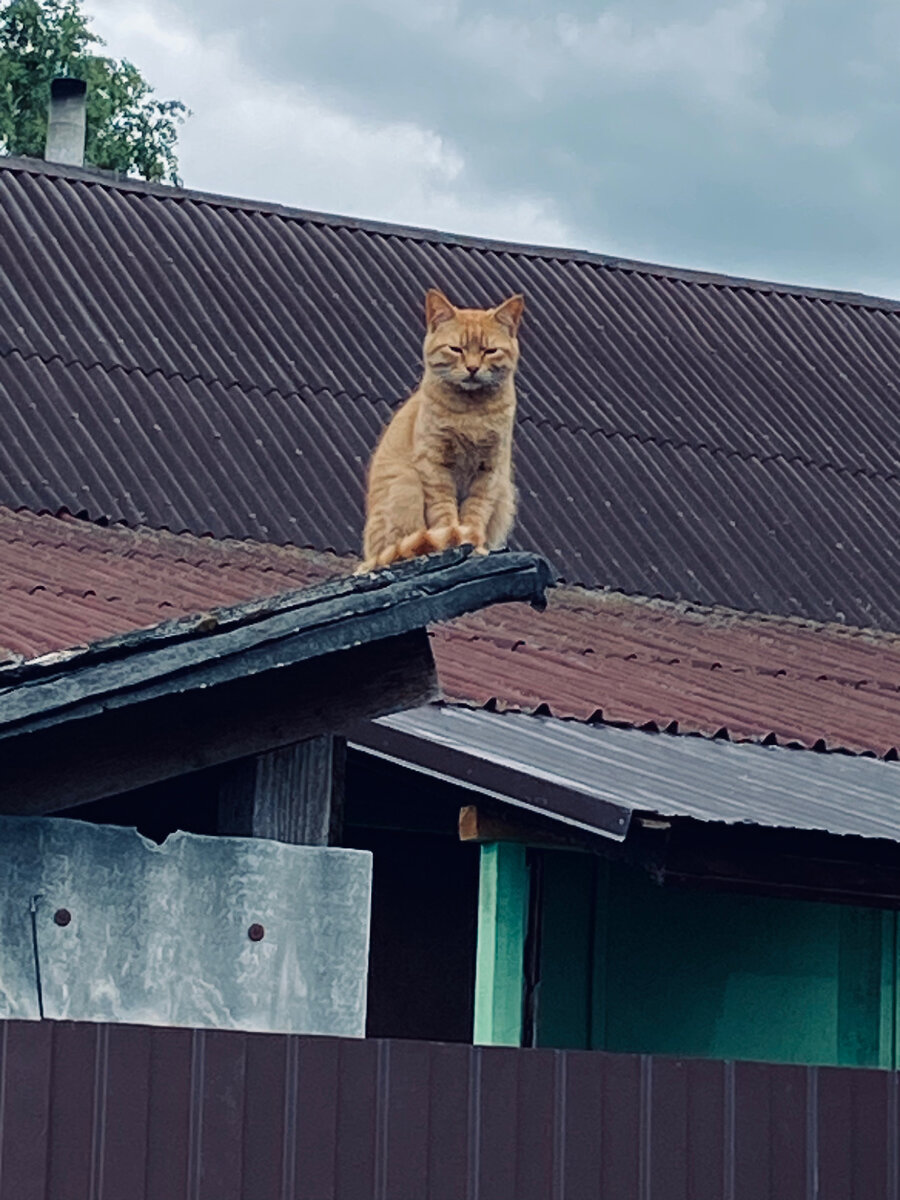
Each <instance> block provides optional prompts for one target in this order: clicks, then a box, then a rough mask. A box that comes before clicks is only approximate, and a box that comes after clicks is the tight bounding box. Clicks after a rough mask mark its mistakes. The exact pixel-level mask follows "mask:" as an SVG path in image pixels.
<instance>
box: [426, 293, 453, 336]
mask: <svg viewBox="0 0 900 1200" xmlns="http://www.w3.org/2000/svg"><path fill="white" fill-rule="evenodd" d="M455 316H456V309H455V308H454V307H453V305H452V304H451V303H450V301H449V300H448V299H447V297H446V296H445V295H444V293H443V292H439V291H438V290H437V288H429V289H428V291H427V292H426V293H425V320H426V321H427V322H428V328H429V330H430V331H431V332H432V333H433V332H434V331H435V329H437V327H438V325H443V323H444V322H445V321H452V320H453V318H454V317H455Z"/></svg>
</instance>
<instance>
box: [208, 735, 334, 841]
mask: <svg viewBox="0 0 900 1200" xmlns="http://www.w3.org/2000/svg"><path fill="white" fill-rule="evenodd" d="M346 754H347V743H346V740H345V739H344V738H342V737H338V736H337V735H335V734H322V735H321V736H320V737H314V738H309V739H308V740H307V741H305V742H297V743H296V744H295V745H293V746H283V747H281V748H279V749H278V750H268V751H266V752H265V753H264V754H257V755H254V756H253V757H252V758H245V759H241V760H240V761H239V762H236V763H235V764H234V765H233V766H232V767H231V768H230V769H229V771H228V774H227V775H226V777H225V779H224V780H223V783H222V786H221V789H220V791H219V820H218V831H219V833H222V834H228V835H231V836H233V837H262V838H272V839H274V840H275V841H278V842H292V843H293V844H295V845H305V846H337V845H340V842H341V832H342V824H343V808H344V765H345V761H346Z"/></svg>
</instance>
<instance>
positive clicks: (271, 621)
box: [0, 547, 552, 738]
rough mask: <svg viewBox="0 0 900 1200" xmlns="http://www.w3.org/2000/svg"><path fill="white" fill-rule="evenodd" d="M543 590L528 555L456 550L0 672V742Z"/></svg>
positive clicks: (532, 597) (537, 563)
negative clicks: (48, 726) (70, 720)
mask: <svg viewBox="0 0 900 1200" xmlns="http://www.w3.org/2000/svg"><path fill="white" fill-rule="evenodd" d="M550 586H552V578H551V571H550V567H549V566H548V564H547V563H546V562H545V561H544V560H543V559H541V558H538V557H537V556H536V555H533V554H528V553H522V552H511V551H504V552H501V553H496V554H491V555H488V556H486V557H481V556H475V555H473V554H472V553H471V548H470V547H460V548H457V549H454V550H450V551H447V552H445V553H444V554H441V555H432V556H429V557H428V558H422V559H416V560H413V561H411V562H406V563H402V564H400V565H399V566H397V567H392V568H385V569H383V570H381V571H377V572H374V573H373V574H371V575H366V576H349V577H340V578H337V579H334V580H330V581H328V582H326V583H324V584H320V585H318V586H316V587H312V588H304V589H302V590H300V591H294V592H289V593H285V594H282V595H279V596H275V597H269V598H267V599H264V600H257V601H252V602H251V603H249V604H240V605H236V606H232V607H229V608H223V609H219V610H214V611H212V612H210V613H206V614H199V615H195V616H193V617H187V618H184V619H182V620H178V621H171V622H166V623H165V624H162V625H157V626H153V627H152V628H150V629H146V630H140V631H137V632H133V633H128V634H125V635H122V636H118V637H115V638H109V639H104V640H103V641H101V642H97V643H95V644H93V645H92V646H88V647H85V648H84V649H80V650H73V651H69V652H63V653H61V654H53V655H47V656H45V657H44V658H41V659H36V660H33V661H31V662H27V663H23V664H17V665H14V666H12V667H8V668H5V669H0V738H4V737H9V736H15V735H18V734H20V733H23V732H30V731H32V730H33V729H36V728H43V727H46V726H47V725H51V724H57V723H59V722H60V721H65V720H69V719H74V718H76V717H82V716H89V715H93V714H95V713H97V712H99V711H100V710H102V709H109V708H119V707H124V706H127V705H130V704H134V703H138V702H143V701H145V700H151V699H156V698H158V697H160V696H164V695H172V694H175V693H179V692H186V691H191V690H193V689H196V688H208V687H214V686H216V685H218V684H222V683H227V682H230V681H231V680H234V679H237V678H243V677H246V676H249V675H254V674H259V673H261V672H265V671H269V670H273V669H276V668H278V667H282V666H287V665H290V664H293V663H299V662H302V661H304V660H308V659H313V658H317V657H321V656H323V655H325V654H331V653H335V652H338V651H341V650H347V649H350V648H351V647H353V646H358V645H361V644H363V643H367V642H374V641H378V640H381V639H384V638H390V637H396V636H399V635H401V634H404V633H409V632H411V631H412V630H415V629H422V628H424V627H425V626H426V625H430V624H433V623H435V622H438V621H446V620H451V619H452V618H454V617H458V616H462V615H463V614H464V613H467V612H472V611H474V610H476V609H479V608H483V607H485V606H486V605H488V604H496V603H502V602H505V601H512V600H519V601H525V602H528V603H530V604H532V605H533V606H535V607H537V608H542V607H543V606H544V604H545V602H546V601H545V595H544V593H545V591H546V589H547V588H548V587H550ZM4 683H6V684H7V686H6V687H3V686H2V685H3V684H4Z"/></svg>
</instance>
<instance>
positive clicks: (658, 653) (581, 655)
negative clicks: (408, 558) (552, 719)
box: [0, 508, 900, 757]
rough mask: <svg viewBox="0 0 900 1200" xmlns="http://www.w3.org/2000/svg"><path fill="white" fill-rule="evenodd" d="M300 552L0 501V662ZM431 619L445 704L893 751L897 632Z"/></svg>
mask: <svg viewBox="0 0 900 1200" xmlns="http://www.w3.org/2000/svg"><path fill="white" fill-rule="evenodd" d="M347 569H348V564H347V562H346V561H343V560H340V559H337V558H335V557H334V556H332V555H327V554H320V553H316V552H313V551H309V550H298V549H293V548H289V547H286V548H281V547H276V546H265V545H259V544H257V543H253V542H239V541H224V542H222V541H216V540H215V539H213V538H197V537H194V536H193V535H190V534H183V535H179V536H176V535H174V534H171V533H167V532H165V531H162V532H159V531H154V530H148V529H142V528H141V529H126V528H123V527H121V526H118V527H110V528H103V527H100V526H97V525H94V524H92V523H90V522H88V521H80V520H76V519H74V518H72V517H52V516H48V515H43V516H37V515H35V514H33V513H28V512H17V513H14V512H11V511H10V510H8V509H2V508H0V663H2V662H4V661H9V660H11V659H12V660H14V659H16V658H20V657H21V658H25V659H30V658H33V657H35V656H37V655H42V654H47V653H52V652H54V651H58V650H68V649H70V648H71V647H73V646H80V645H86V644H89V643H92V642H94V641H97V640H98V639H101V638H106V637H110V636H113V635H115V634H121V633H126V632H128V631H130V630H136V629H144V628H149V627H151V626H153V625H156V624H158V623H159V622H160V621H163V620H167V619H170V618H176V617H181V616H187V615H189V614H191V613H197V612H203V611H207V610H209V609H211V608H221V607H222V606H225V605H231V604H236V603H242V602H244V601H248V600H253V599H256V598H260V597H265V596H272V595H276V594H279V593H282V592H287V591H292V590H295V589H297V588H302V587H306V586H309V585H310V584H313V583H316V582H319V581H321V580H323V579H325V578H327V577H329V576H332V575H335V574H341V573H345V572H346V571H347ZM549 601H550V603H549V607H548V609H547V611H546V612H544V613H536V612H534V611H533V610H532V609H530V608H529V607H527V606H526V605H520V604H509V605H499V606H495V607H494V608H492V610H491V612H490V613H489V614H487V613H485V614H477V613H476V614H472V615H470V616H468V617H465V618H462V619H461V620H459V621H456V622H454V623H452V624H450V625H442V626H438V627H437V628H436V629H435V630H434V634H433V647H434V654H435V660H436V662H437V666H438V671H439V675H440V680H441V685H442V688H443V691H444V694H445V696H446V697H447V698H448V699H450V700H456V701H462V702H464V703H467V704H474V705H490V706H491V707H496V708H499V709H504V708H513V709H522V710H526V711H534V710H535V709H541V710H542V711H549V712H550V713H552V714H553V715H554V716H558V717H575V718H578V719H580V720H584V721H587V720H591V719H597V720H599V719H601V718H602V719H603V720H606V721H609V722H614V723H622V724H630V725H645V724H648V723H653V724H655V725H656V726H658V727H659V728H665V727H668V726H670V725H671V724H672V723H673V722H674V723H675V724H676V725H677V727H678V729H680V730H681V731H682V732H685V733H689V732H692V733H704V734H708V735H713V734H716V733H719V732H720V731H721V730H723V729H724V730H726V731H727V733H728V735H729V736H730V737H731V738H732V739H733V740H742V739H747V740H758V741H762V740H765V739H769V740H772V739H776V740H778V741H779V742H782V743H797V744H800V745H804V746H810V747H812V746H816V745H822V746H824V747H826V748H828V749H844V750H851V751H854V752H857V753H861V752H869V753H875V754H878V755H881V756H884V755H887V756H889V757H895V756H896V753H897V750H898V749H900V638H898V637H896V636H895V635H891V634H887V633H878V632H875V631H871V630H856V629H850V628H847V627H843V626H836V625H830V626H828V625H816V624H814V623H811V622H805V621H798V620H789V619H784V618H777V617H752V616H748V615H746V614H742V613H735V612H728V611H724V610H703V609H697V608H693V607H689V606H687V605H676V604H671V603H667V602H664V601H642V600H636V599H634V598H632V597H627V596H622V595H618V594H604V593H591V592H587V591H584V590H582V589H576V588H558V589H556V590H554V591H553V592H551V593H550V597H549Z"/></svg>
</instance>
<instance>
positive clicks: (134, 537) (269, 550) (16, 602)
mask: <svg viewBox="0 0 900 1200" xmlns="http://www.w3.org/2000/svg"><path fill="white" fill-rule="evenodd" d="M338 569H339V560H337V559H335V558H334V557H333V556H329V555H326V554H315V553H312V552H310V551H306V552H304V551H300V550H292V549H285V548H282V547H279V546H265V545H260V544H258V543H247V542H239V541H216V540H214V539H213V538H199V537H194V536H193V535H191V534H178V535H176V534H172V533H167V532H165V531H163V532H157V531H155V530H150V529H125V528H123V527H121V526H118V527H114V528H103V527H100V526H97V525H92V524H91V523H90V522H88V521H79V520H76V519H75V518H73V517H69V516H62V517H55V516H49V515H46V514H45V515H36V514H35V513H30V512H13V511H11V510H10V509H7V508H0V662H4V661H9V660H10V659H16V658H20V657H21V658H25V659H29V658H34V657H37V656H39V655H41V654H47V653H50V652H52V651H56V650H67V649H70V648H72V647H74V646H80V645H86V644H89V643H90V642H93V641H98V640H100V639H101V638H105V637H110V636H112V635H113V634H117V633H126V632H128V631H129V630H132V629H142V628H150V627H151V626H153V625H157V624H159V623H160V622H161V621H167V620H169V619H171V618H173V617H180V616H186V615H187V614H189V613H192V612H203V611H204V610H206V609H209V608H217V607H222V606H224V605H228V604H238V603H240V602H242V601H245V600H253V599H256V598H257V597H263V596H272V595H277V594H278V593H280V592H288V591H292V590H293V589H295V588H302V587H307V586H309V585H310V584H313V583H317V582H319V581H321V580H322V579H325V578H327V577H328V576H329V575H333V574H335V573H336V570H338Z"/></svg>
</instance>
